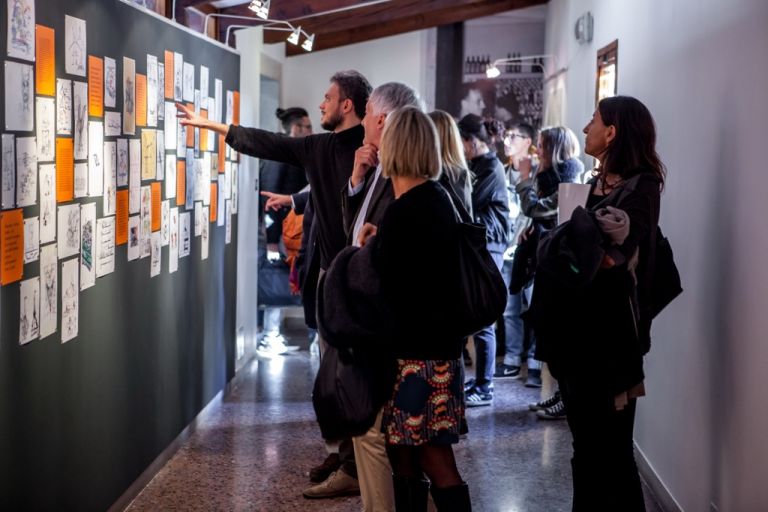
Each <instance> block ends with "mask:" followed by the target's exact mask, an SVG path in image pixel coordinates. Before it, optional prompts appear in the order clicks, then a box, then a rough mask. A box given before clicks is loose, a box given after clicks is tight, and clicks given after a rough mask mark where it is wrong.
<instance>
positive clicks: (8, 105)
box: [5, 61, 34, 132]
mask: <svg viewBox="0 0 768 512" xmlns="http://www.w3.org/2000/svg"><path fill="white" fill-rule="evenodd" d="M32 77H33V74H32V66H30V65H29V64H20V63H18V62H13V61H5V129H6V130H15V131H21V132H31V131H32V127H33V121H34V118H33V112H34V107H33V105H32V99H33V98H34V92H33V90H32V87H33V85H34V80H32Z"/></svg>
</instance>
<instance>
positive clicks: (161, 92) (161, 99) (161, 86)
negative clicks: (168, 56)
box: [157, 62, 165, 121]
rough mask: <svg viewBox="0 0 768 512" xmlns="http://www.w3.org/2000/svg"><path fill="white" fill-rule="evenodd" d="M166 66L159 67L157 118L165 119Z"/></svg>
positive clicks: (161, 64) (159, 65)
mask: <svg viewBox="0 0 768 512" xmlns="http://www.w3.org/2000/svg"><path fill="white" fill-rule="evenodd" d="M164 106H165V64H163V63H162V62H161V63H159V64H158V65H157V118H158V119H159V120H160V121H162V120H163V119H165V109H164V108H163V107H164Z"/></svg>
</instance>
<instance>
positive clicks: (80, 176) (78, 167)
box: [75, 162, 88, 197]
mask: <svg viewBox="0 0 768 512" xmlns="http://www.w3.org/2000/svg"><path fill="white" fill-rule="evenodd" d="M87 195H88V164H87V163H85V162H82V163H76V164H75V197H86V196H87Z"/></svg>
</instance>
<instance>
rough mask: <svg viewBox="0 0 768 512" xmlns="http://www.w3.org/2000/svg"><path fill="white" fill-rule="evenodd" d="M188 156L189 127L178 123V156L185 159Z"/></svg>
mask: <svg viewBox="0 0 768 512" xmlns="http://www.w3.org/2000/svg"><path fill="white" fill-rule="evenodd" d="M186 155H187V127H186V126H182V125H181V123H179V122H178V119H177V122H176V156H177V157H178V158H185V157H186Z"/></svg>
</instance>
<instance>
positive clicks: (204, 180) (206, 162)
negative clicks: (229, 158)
mask: <svg viewBox="0 0 768 512" xmlns="http://www.w3.org/2000/svg"><path fill="white" fill-rule="evenodd" d="M201 172H202V175H201V177H200V190H199V191H198V195H199V196H200V198H201V199H202V201H203V204H204V205H205V206H208V205H210V204H211V192H210V191H211V154H210V153H208V152H207V151H206V152H205V153H204V154H203V159H202V165H201Z"/></svg>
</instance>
